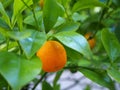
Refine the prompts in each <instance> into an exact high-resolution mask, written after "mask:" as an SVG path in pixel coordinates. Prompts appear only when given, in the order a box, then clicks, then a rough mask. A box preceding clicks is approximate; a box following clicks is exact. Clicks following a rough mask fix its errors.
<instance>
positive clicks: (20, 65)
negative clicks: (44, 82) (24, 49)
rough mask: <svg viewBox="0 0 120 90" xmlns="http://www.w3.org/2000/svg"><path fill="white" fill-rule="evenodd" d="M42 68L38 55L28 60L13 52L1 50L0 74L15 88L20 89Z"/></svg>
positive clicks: (14, 89)
mask: <svg viewBox="0 0 120 90" xmlns="http://www.w3.org/2000/svg"><path fill="white" fill-rule="evenodd" d="M40 70H41V62H40V60H39V59H38V58H37V57H34V58H32V59H30V60H27V59H25V58H24V57H21V56H19V55H17V54H14V53H11V52H10V53H9V52H0V74H1V75H2V76H3V77H4V78H5V79H6V80H7V82H8V83H9V85H10V86H11V87H12V89H13V90H20V89H21V88H22V87H23V86H24V85H25V84H27V83H28V82H30V81H31V80H32V79H34V78H35V77H36V76H37V75H38V74H39V73H40Z"/></svg>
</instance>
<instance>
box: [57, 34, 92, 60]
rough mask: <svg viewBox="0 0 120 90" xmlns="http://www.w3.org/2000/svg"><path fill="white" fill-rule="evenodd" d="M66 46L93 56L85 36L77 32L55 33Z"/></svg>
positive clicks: (87, 55)
mask: <svg viewBox="0 0 120 90" xmlns="http://www.w3.org/2000/svg"><path fill="white" fill-rule="evenodd" d="M55 37H56V38H57V39H58V40H60V42H62V43H63V44H64V45H65V46H67V47H69V48H71V49H73V50H75V51H77V52H79V53H81V54H83V55H84V56H85V57H87V58H89V59H90V58H92V52H91V50H90V47H89V45H88V42H87V40H86V39H85V38H84V36H82V35H80V34H78V33H76V32H60V33H57V34H56V35H55Z"/></svg>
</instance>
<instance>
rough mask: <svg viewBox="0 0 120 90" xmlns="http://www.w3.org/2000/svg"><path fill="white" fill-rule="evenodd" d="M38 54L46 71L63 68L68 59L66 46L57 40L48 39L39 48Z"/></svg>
mask: <svg viewBox="0 0 120 90" xmlns="http://www.w3.org/2000/svg"><path fill="white" fill-rule="evenodd" d="M37 56H38V57H39V58H40V59H41V61H42V69H43V70H44V71H45V72H55V71H58V70H60V69H62V68H63V67H64V66H65V64H66V61H67V55H66V51H65V49H64V47H63V46H62V45H61V44H60V43H59V42H57V41H52V40H51V41H46V42H45V43H44V45H43V46H42V47H41V48H40V49H39V50H38V52H37Z"/></svg>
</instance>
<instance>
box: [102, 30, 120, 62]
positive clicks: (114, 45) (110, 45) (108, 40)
mask: <svg viewBox="0 0 120 90" xmlns="http://www.w3.org/2000/svg"><path fill="white" fill-rule="evenodd" d="M101 38H102V43H103V45H104V48H105V50H106V52H107V54H108V56H109V57H110V59H111V60H112V61H115V60H116V59H117V58H118V57H120V43H119V41H118V39H117V38H116V36H115V34H114V33H112V32H110V31H108V30H106V29H104V30H102V37H101Z"/></svg>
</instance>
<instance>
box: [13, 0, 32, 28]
mask: <svg viewBox="0 0 120 90" xmlns="http://www.w3.org/2000/svg"><path fill="white" fill-rule="evenodd" d="M23 2H25V3H26V4H27V6H30V5H32V4H33V2H32V0H14V5H13V16H12V25H13V26H14V24H15V22H16V19H17V18H19V15H20V14H21V13H22V11H23V10H25V9H26V8H27V7H26V6H25V4H24V3H23Z"/></svg>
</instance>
